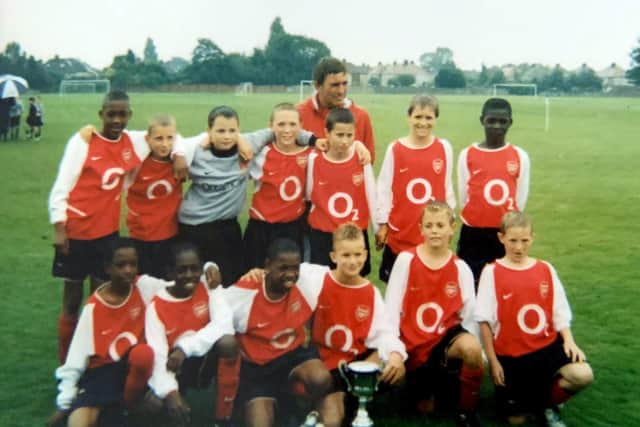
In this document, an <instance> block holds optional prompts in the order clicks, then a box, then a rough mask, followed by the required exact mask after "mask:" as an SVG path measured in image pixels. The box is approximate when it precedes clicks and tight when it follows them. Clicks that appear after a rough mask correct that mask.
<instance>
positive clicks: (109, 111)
mask: <svg viewBox="0 0 640 427" xmlns="http://www.w3.org/2000/svg"><path fill="white" fill-rule="evenodd" d="M98 115H99V116H100V119H101V120H102V134H103V135H104V136H105V137H107V138H109V139H118V138H119V137H120V134H121V133H122V131H123V130H125V128H126V127H127V124H128V123H129V119H130V118H131V108H130V107H129V101H108V102H106V103H105V104H104V105H103V106H102V110H100V111H99V112H98Z"/></svg>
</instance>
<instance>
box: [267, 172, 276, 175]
mask: <svg viewBox="0 0 640 427" xmlns="http://www.w3.org/2000/svg"><path fill="white" fill-rule="evenodd" d="M275 174H276V173H275V172H267V175H269V176H273V175H275Z"/></svg>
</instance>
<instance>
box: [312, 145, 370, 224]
mask: <svg viewBox="0 0 640 427" xmlns="http://www.w3.org/2000/svg"><path fill="white" fill-rule="evenodd" d="M307 199H308V200H310V201H311V210H310V211H309V225H310V226H311V228H313V229H316V230H319V231H323V232H325V233H333V232H334V231H335V230H336V228H338V227H339V226H340V225H341V224H344V223H346V222H354V223H355V224H356V225H357V226H358V227H359V228H360V229H361V230H366V229H367V227H368V224H369V220H370V218H371V213H373V212H374V207H375V180H374V177H373V169H372V168H371V165H364V166H363V165H361V164H360V160H359V159H358V156H357V155H356V153H355V150H352V153H351V156H350V157H349V158H348V159H346V160H344V161H341V162H335V161H332V160H329V159H328V158H327V156H326V154H325V153H318V152H312V153H311V154H310V155H309V164H308V166H307ZM373 226H374V230H375V229H376V224H373Z"/></svg>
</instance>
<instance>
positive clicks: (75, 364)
mask: <svg viewBox="0 0 640 427" xmlns="http://www.w3.org/2000/svg"><path fill="white" fill-rule="evenodd" d="M93 307H94V305H93V304H87V305H85V306H84V308H83V309H82V314H81V315H80V318H79V319H78V325H77V326H76V330H75V331H74V333H73V338H72V339H71V345H70V346H69V352H68V353H67V360H65V362H64V365H62V366H60V367H59V368H58V369H56V379H57V380H58V381H59V383H58V396H57V398H56V404H57V405H58V408H60V409H62V410H65V409H69V407H70V406H71V402H73V400H74V399H75V398H76V395H77V394H78V380H79V379H80V377H81V376H82V374H83V373H84V371H85V370H86V369H87V366H88V365H89V357H91V355H93V354H94V353H95V350H94V346H93Z"/></svg>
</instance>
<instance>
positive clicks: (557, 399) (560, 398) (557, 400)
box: [551, 377, 573, 405]
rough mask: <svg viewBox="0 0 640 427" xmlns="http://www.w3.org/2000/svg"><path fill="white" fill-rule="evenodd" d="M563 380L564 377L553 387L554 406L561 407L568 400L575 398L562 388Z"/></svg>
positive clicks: (552, 400) (552, 401)
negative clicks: (561, 382) (561, 381)
mask: <svg viewBox="0 0 640 427" xmlns="http://www.w3.org/2000/svg"><path fill="white" fill-rule="evenodd" d="M561 379H562V377H560V378H558V379H557V380H555V381H554V382H553V385H552V386H551V404H552V405H559V404H561V403H564V402H566V401H567V400H569V399H571V396H573V393H571V392H570V391H569V390H566V389H564V388H562V387H561V386H560V380H561Z"/></svg>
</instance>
